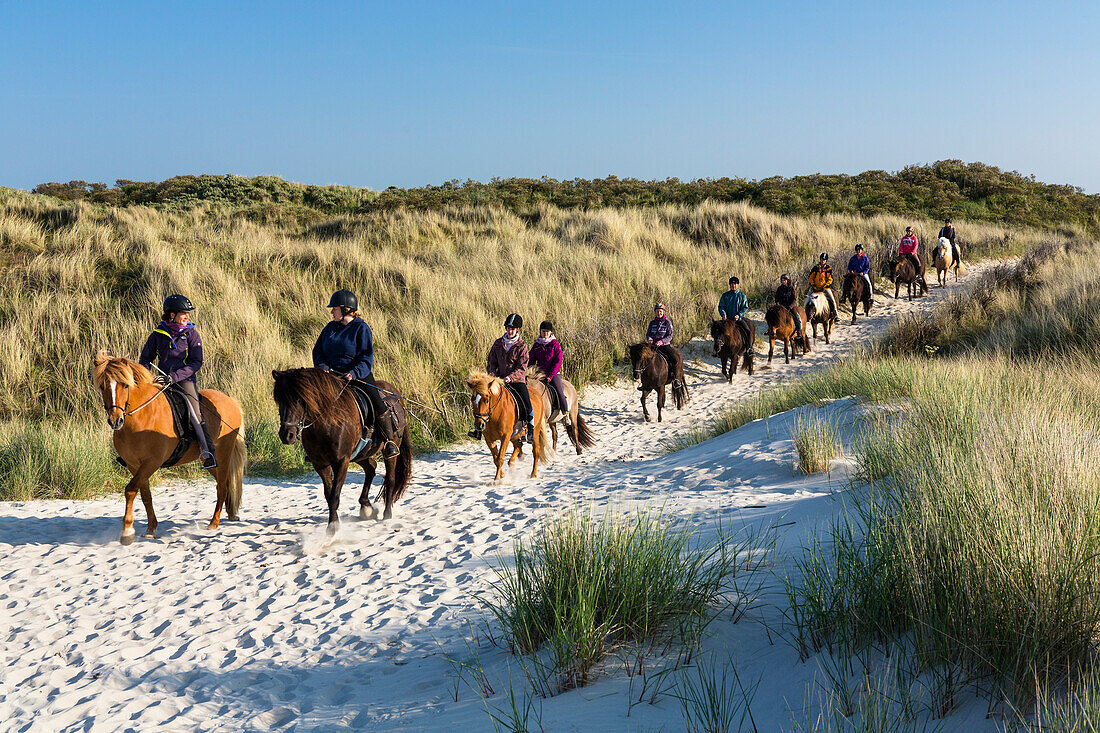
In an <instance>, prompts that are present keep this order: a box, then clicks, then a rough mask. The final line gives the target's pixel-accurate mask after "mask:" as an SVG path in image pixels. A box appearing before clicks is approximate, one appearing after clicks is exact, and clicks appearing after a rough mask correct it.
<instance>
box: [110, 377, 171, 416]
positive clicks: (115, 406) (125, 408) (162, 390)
mask: <svg viewBox="0 0 1100 733" xmlns="http://www.w3.org/2000/svg"><path fill="white" fill-rule="evenodd" d="M171 386H172V385H171V384H166V385H164V386H163V387H161V388H160V389H159V390H157V393H156V394H155V395H153V396H152V397H150V398H149V399H147V400H145V401H144V402H142V403H141V404H140V405H138V406H137V407H135V408H134V409H132V410H131V409H130V390H131V389H133V388H132V387H126V404H125V405H118V404H116V403H115V390H114V389H112V390H111V404H109V405H107V406H106V409H107V417H108V418H110V416H111V410H119V411H120V412H121V413H122V417H123V419H126V418H128V417H130V416H131V415H133V414H135V413H137V412H138V410H141V409H142V408H144V407H146V406H147V405H149V404H151V403H152V401H153V400H155V399H156V398H157V397H160V396H161V395H162V394H164V393H165V391H167V389H168V388H169V387H171Z"/></svg>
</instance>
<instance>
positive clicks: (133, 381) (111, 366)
mask: <svg viewBox="0 0 1100 733" xmlns="http://www.w3.org/2000/svg"><path fill="white" fill-rule="evenodd" d="M92 379H94V380H95V385H96V386H97V387H99V388H100V389H103V388H105V387H106V386H107V385H108V384H110V383H111V382H117V383H118V384H121V385H122V386H124V387H135V386H137V385H139V384H151V383H152V381H153V375H152V374H150V373H149V370H148V369H146V368H145V367H143V366H142V365H141V364H138V363H137V362H136V361H130V360H129V359H127V358H126V357H125V356H111V355H110V354H108V353H107V352H105V351H100V352H99V353H98V354H96V356H95V367H94V369H93V370H92Z"/></svg>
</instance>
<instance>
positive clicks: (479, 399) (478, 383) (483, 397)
mask: <svg viewBox="0 0 1100 733" xmlns="http://www.w3.org/2000/svg"><path fill="white" fill-rule="evenodd" d="M466 388H467V390H469V392H470V409H471V411H472V412H473V414H474V429H475V430H477V431H479V432H481V431H484V430H485V426H486V425H488V424H489V415H490V413H491V412H492V408H491V407H490V406H489V405H490V403H491V402H492V400H493V398H494V397H499V396H500V393H501V390H503V389H504V382H503V381H502V380H501V379H500V378H499V377H491V376H489V375H488V374H485V373H484V372H473V373H471V374H470V376H469V377H468V378H467V379H466Z"/></svg>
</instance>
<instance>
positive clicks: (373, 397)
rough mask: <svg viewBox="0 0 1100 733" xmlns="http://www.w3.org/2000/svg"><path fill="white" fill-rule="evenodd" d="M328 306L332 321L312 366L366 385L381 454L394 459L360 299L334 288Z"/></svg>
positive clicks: (316, 347) (323, 333) (315, 350)
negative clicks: (380, 445) (375, 379)
mask: <svg viewBox="0 0 1100 733" xmlns="http://www.w3.org/2000/svg"><path fill="white" fill-rule="evenodd" d="M328 308H329V311H330V312H331V314H332V320H331V321H329V322H328V323H327V324H326V325H325V327H324V329H322V331H321V335H320V336H318V337H317V343H316V344H314V346H313V366H315V367H317V368H318V369H323V370H325V371H326V372H333V373H335V374H337V375H338V376H340V377H342V378H343V379H347V380H348V381H351V380H352V379H357V380H359V381H360V382H363V383H364V384H365V385H366V390H365V391H366V393H367V396H368V397H369V398H370V401H371V405H372V406H373V407H374V414H375V421H374V424H375V430H376V431H377V432H378V434H379V437H380V438H381V440H382V456H383V458H393V457H395V456H396V455H397V454H398V452H399V451H398V447H397V443H396V442H394V439H393V423H392V422H390V420H389V416H388V415H387V410H386V403H385V402H383V401H382V395H381V393H380V392H379V391H378V385H377V384H375V381H374V337H373V336H372V335H371V331H370V326H368V325H367V323H366V321H364V320H363V319H362V318H360V317H359V300H358V298H356V297H355V293H353V292H351V291H350V290H337V291H336V292H335V293H333V294H332V297H331V298H330V299H329V301H328Z"/></svg>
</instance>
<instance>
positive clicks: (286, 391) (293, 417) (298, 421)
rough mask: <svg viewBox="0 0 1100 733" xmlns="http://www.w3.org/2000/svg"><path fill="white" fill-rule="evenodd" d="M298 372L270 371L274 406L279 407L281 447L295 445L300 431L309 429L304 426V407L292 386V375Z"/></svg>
mask: <svg viewBox="0 0 1100 733" xmlns="http://www.w3.org/2000/svg"><path fill="white" fill-rule="evenodd" d="M298 371H300V370H298V369H287V370H285V371H279V370H278V369H272V370H271V378H272V379H274V380H275V387H274V389H273V392H272V394H273V396H274V397H275V404H277V405H278V406H279V440H280V441H281V442H282V444H283V445H293V444H294V443H297V442H298V438H299V437H301V434H302V431H303V430H304V429H306V428H307V427H309V425H308V424H306V408H305V405H304V404H302V400H301V398H300V397H299V395H298V390H296V389H295V388H294V385H293V382H294V375H295V373H296V372H298Z"/></svg>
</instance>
